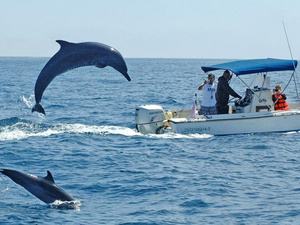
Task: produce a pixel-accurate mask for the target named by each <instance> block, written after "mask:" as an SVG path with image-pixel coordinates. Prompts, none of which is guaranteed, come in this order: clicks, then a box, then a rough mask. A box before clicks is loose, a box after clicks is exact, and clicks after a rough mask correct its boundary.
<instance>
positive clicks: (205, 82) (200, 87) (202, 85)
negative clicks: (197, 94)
mask: <svg viewBox="0 0 300 225" xmlns="http://www.w3.org/2000/svg"><path fill="white" fill-rule="evenodd" d="M205 84H207V80H205V81H204V82H203V84H201V85H200V86H199V87H198V90H199V91H201V90H202V88H203V87H204V85H205Z"/></svg>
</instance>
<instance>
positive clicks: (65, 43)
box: [56, 40, 73, 48]
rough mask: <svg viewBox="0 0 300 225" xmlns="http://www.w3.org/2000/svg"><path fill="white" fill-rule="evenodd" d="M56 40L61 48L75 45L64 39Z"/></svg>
mask: <svg viewBox="0 0 300 225" xmlns="http://www.w3.org/2000/svg"><path fill="white" fill-rule="evenodd" d="M56 42H57V43H58V44H59V45H60V48H67V47H69V46H71V45H73V43H70V42H67V41H64V40H56Z"/></svg>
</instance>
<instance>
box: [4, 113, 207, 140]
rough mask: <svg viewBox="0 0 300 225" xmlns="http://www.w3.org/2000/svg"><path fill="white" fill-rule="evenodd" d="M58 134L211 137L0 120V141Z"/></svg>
mask: <svg viewBox="0 0 300 225" xmlns="http://www.w3.org/2000/svg"><path fill="white" fill-rule="evenodd" d="M59 134H92V135H102V136H107V135H123V136H127V137H132V136H140V137H147V138H155V139H156V138H162V139H174V138H175V139H180V138H183V139H185V138H194V139H195V138H196V139H205V138H211V137H212V135H206V134H190V135H183V134H174V133H165V134H148V135H144V134H141V133H139V132H137V131H136V130H135V129H132V128H129V127H120V126H96V125H95V126H92V125H85V124H79V123H78V124H64V123H59V124H55V125H45V124H39V123H34V122H31V121H28V120H23V119H20V118H17V117H12V118H9V119H4V120H0V141H14V140H23V139H27V138H30V137H48V136H51V135H59Z"/></svg>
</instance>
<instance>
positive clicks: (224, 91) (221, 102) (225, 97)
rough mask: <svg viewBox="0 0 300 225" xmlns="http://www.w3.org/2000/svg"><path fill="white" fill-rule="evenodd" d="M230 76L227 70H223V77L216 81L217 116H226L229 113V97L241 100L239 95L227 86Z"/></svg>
mask: <svg viewBox="0 0 300 225" xmlns="http://www.w3.org/2000/svg"><path fill="white" fill-rule="evenodd" d="M231 77H232V75H231V74H230V72H229V71H228V70H225V71H224V73H223V75H222V76H221V77H219V79H218V86H217V92H216V100H217V110H218V114H227V113H228V111H229V106H228V101H229V95H231V96H233V97H236V98H242V97H241V96H240V95H239V94H237V93H236V92H235V91H234V90H233V89H232V88H231V87H230V86H229V84H228V81H229V80H230V79H231Z"/></svg>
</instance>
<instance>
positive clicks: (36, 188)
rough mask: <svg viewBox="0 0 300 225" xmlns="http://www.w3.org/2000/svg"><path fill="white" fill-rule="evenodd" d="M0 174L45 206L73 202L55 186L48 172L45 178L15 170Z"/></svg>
mask: <svg viewBox="0 0 300 225" xmlns="http://www.w3.org/2000/svg"><path fill="white" fill-rule="evenodd" d="M0 172H1V173H3V174H4V175H6V176H8V177H9V178H10V179H12V180H13V181H14V182H16V183H17V184H19V185H21V186H22V187H24V188H25V189H26V190H27V191H29V192H30V193H31V194H33V195H34V196H35V197H37V198H38V199H40V200H42V201H43V202H45V203H47V204H51V203H53V202H55V201H56V200H60V201H75V199H74V198H73V197H72V196H71V195H69V194H68V193H67V192H65V191H64V190H63V189H62V188H60V187H59V186H57V185H56V184H55V182H54V180H53V177H52V174H51V173H50V171H47V176H46V177H44V178H42V177H37V176H35V175H31V174H26V173H21V172H19V171H16V170H8V169H0Z"/></svg>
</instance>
